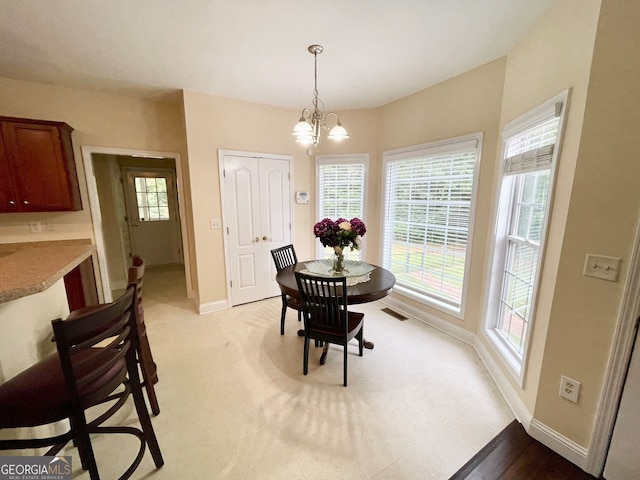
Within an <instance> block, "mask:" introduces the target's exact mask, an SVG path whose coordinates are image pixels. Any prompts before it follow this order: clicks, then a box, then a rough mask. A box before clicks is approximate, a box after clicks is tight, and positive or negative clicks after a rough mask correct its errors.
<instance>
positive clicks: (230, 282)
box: [229, 280, 233, 288]
mask: <svg viewBox="0 0 640 480" xmlns="http://www.w3.org/2000/svg"><path fill="white" fill-rule="evenodd" d="M229 287H231V288H233V280H229Z"/></svg>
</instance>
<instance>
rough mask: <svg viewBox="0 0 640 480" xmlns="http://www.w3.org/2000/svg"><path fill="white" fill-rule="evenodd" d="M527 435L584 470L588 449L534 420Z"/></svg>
mask: <svg viewBox="0 0 640 480" xmlns="http://www.w3.org/2000/svg"><path fill="white" fill-rule="evenodd" d="M527 433H528V434H529V435H531V436H532V437H533V438H535V439H536V440H538V441H539V442H540V443H542V444H544V445H546V446H547V447H549V448H550V449H551V450H553V451H554V452H556V453H557V454H559V455H562V456H563V457H564V458H566V459H567V460H569V461H570V462H571V463H573V464H575V465H577V466H578V467H580V468H581V469H583V470H586V467H587V455H588V454H589V450H588V449H586V448H584V447H583V446H581V445H578V444H577V443H576V442H574V441H573V440H570V439H568V438H567V437H565V436H564V435H561V434H560V433H558V432H556V431H555V430H553V429H552V428H549V427H547V426H546V425H545V424H544V423H542V422H539V421H538V420H536V419H535V418H534V419H533V420H531V424H530V425H529V429H528V430H527Z"/></svg>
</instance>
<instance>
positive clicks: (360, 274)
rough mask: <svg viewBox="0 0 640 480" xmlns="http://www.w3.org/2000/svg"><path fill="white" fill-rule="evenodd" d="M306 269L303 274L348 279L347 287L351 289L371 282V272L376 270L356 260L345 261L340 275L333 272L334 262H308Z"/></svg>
mask: <svg viewBox="0 0 640 480" xmlns="http://www.w3.org/2000/svg"><path fill="white" fill-rule="evenodd" d="M305 267H306V268H305V269H304V270H302V273H307V274H312V275H322V276H325V277H335V276H340V277H343V276H344V277H347V286H349V287H351V286H353V285H357V284H359V283H364V282H368V281H369V280H371V272H372V271H373V269H374V268H376V267H374V266H373V265H370V264H368V263H366V262H359V261H356V260H345V261H344V272H343V273H341V274H339V275H338V274H336V273H334V272H333V271H332V270H331V268H332V267H333V260H316V261H314V262H307V263H305Z"/></svg>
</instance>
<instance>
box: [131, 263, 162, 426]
mask: <svg viewBox="0 0 640 480" xmlns="http://www.w3.org/2000/svg"><path fill="white" fill-rule="evenodd" d="M144 269H145V261H144V258H142V257H141V256H139V255H135V256H134V257H133V259H132V261H131V267H129V271H128V281H129V284H135V285H136V300H135V307H136V308H135V312H136V325H137V328H138V339H139V351H138V361H139V363H140V370H141V371H142V379H143V384H142V385H143V386H144V387H145V389H146V391H147V397H148V398H149V404H150V405H151V411H152V412H153V414H154V415H158V414H159V413H160V405H159V404H158V397H157V395H156V390H155V388H154V385H155V384H156V383H158V367H157V365H156V363H155V362H154V361H153V355H152V354H151V346H150V345H149V337H148V335H147V326H146V325H145V323H144V308H142V286H143V278H144Z"/></svg>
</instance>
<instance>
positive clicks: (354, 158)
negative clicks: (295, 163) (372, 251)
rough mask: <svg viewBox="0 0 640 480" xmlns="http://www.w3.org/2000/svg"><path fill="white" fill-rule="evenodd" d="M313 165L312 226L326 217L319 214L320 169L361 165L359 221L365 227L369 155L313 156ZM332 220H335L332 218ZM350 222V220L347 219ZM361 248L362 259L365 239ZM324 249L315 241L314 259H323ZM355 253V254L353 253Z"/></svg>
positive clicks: (347, 252)
mask: <svg viewBox="0 0 640 480" xmlns="http://www.w3.org/2000/svg"><path fill="white" fill-rule="evenodd" d="M315 164H316V201H315V211H316V218H315V221H314V222H313V224H315V223H316V222H318V221H320V220H322V218H324V217H325V216H326V215H324V214H323V213H321V212H320V198H321V188H322V187H323V186H322V185H320V167H321V166H324V165H363V166H364V171H363V173H362V176H363V184H362V199H361V211H362V214H361V216H360V220H362V221H363V222H364V223H365V225H366V224H367V220H366V218H367V211H366V209H367V207H366V205H367V202H366V201H365V200H366V198H367V184H368V183H369V182H368V177H369V154H368V153H351V154H343V155H316V156H315ZM332 220H337V219H336V218H333V219H332ZM348 220H350V219H348ZM363 240H364V241H363V242H362V247H361V248H360V251H359V255H358V256H359V258H364V253H365V251H366V244H367V242H366V238H365V239H363ZM325 250H326V249H325V247H323V246H322V244H321V243H320V241H316V246H315V252H316V258H324V255H325ZM346 250H347V251H346V252H345V257H346V258H349V253H350V252H349V249H346ZM354 253H356V252H354Z"/></svg>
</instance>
